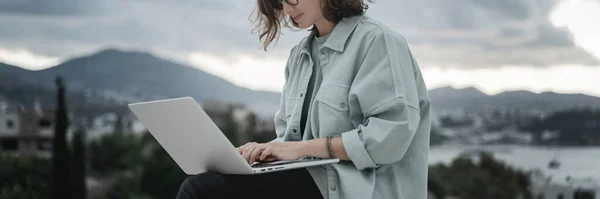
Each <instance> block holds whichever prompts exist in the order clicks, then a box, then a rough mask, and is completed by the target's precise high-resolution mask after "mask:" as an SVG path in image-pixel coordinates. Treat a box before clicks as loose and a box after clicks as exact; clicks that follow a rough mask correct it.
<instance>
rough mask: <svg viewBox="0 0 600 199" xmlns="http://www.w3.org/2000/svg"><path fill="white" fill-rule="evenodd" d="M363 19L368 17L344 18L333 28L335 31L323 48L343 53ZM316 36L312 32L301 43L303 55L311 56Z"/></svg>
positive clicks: (362, 15)
mask: <svg viewBox="0 0 600 199" xmlns="http://www.w3.org/2000/svg"><path fill="white" fill-rule="evenodd" d="M363 17H366V16H365V15H364V14H361V15H358V16H353V17H347V18H343V19H342V20H341V21H340V22H338V24H337V25H336V26H335V27H334V28H333V31H332V32H331V33H330V35H329V38H327V41H325V44H323V47H326V48H329V49H332V50H335V51H338V52H343V51H344V49H345V48H346V43H347V41H348V38H349V37H350V34H352V32H353V31H354V29H356V26H358V23H359V22H360V20H361V19H362V18H363ZM315 34H316V32H315V31H311V32H310V35H308V37H307V38H304V39H303V40H302V42H301V43H300V49H301V50H302V53H306V54H307V55H309V56H310V42H312V40H313V38H314V37H315Z"/></svg>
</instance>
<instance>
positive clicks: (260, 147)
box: [250, 144, 266, 164]
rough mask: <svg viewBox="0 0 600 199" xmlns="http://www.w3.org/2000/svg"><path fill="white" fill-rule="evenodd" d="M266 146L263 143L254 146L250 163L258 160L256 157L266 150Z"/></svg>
mask: <svg viewBox="0 0 600 199" xmlns="http://www.w3.org/2000/svg"><path fill="white" fill-rule="evenodd" d="M265 148H266V146H265V145H263V144H258V145H256V147H255V148H254V151H252V153H251V154H250V164H252V163H254V162H256V158H258V156H259V155H260V154H261V153H262V152H263V151H264V150H265Z"/></svg>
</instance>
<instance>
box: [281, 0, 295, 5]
mask: <svg viewBox="0 0 600 199" xmlns="http://www.w3.org/2000/svg"><path fill="white" fill-rule="evenodd" d="M280 1H281V3H283V2H284V1H285V3H287V4H290V5H292V6H295V5H298V0H280Z"/></svg>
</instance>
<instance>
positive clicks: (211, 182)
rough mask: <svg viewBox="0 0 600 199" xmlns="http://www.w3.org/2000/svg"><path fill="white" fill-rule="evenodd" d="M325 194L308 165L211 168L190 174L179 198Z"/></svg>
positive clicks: (314, 196)
mask: <svg viewBox="0 0 600 199" xmlns="http://www.w3.org/2000/svg"><path fill="white" fill-rule="evenodd" d="M242 197H243V198H322V196H321V193H320V192H319V189H318V188H317V186H316V185H315V183H314V180H313V179H312V177H311V176H310V174H309V173H308V171H307V170H306V169H294V170H287V171H279V172H273V173H265V174H258V175H221V174H218V173H213V172H207V173H202V174H198V175H195V176H190V177H188V178H187V179H186V180H185V181H184V182H183V183H182V185H181V189H180V191H179V194H178V196H177V198H178V199H196V198H242Z"/></svg>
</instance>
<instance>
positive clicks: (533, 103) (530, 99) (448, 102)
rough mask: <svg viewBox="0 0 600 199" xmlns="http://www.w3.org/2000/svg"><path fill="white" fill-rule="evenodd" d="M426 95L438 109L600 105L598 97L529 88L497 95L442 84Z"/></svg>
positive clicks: (471, 88) (598, 106) (595, 106)
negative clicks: (535, 91)
mask: <svg viewBox="0 0 600 199" xmlns="http://www.w3.org/2000/svg"><path fill="white" fill-rule="evenodd" d="M429 95H430V98H431V103H432V105H433V106H434V107H435V108H436V109H438V110H453V109H458V108H461V109H468V110H481V109H497V108H514V109H538V110H550V109H563V108H572V107H594V108H600V98H598V97H594V96H589V95H583V94H559V93H553V92H544V93H541V94H537V93H533V92H530V91H506V92H502V93H499V94H496V95H487V94H485V93H483V92H481V91H479V90H477V89H476V88H473V87H469V88H463V89H455V88H452V87H442V88H436V89H433V90H430V91H429Z"/></svg>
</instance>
